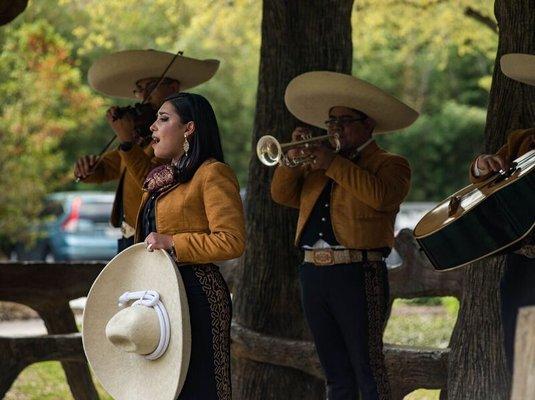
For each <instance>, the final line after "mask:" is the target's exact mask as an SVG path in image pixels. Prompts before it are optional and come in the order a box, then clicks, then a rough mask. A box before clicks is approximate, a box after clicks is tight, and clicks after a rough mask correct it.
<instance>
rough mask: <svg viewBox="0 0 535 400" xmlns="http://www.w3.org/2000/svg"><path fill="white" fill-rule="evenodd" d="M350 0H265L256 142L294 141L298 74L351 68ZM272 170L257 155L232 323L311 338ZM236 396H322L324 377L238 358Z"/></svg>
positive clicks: (287, 217) (291, 225) (288, 213)
mask: <svg viewBox="0 0 535 400" xmlns="http://www.w3.org/2000/svg"><path fill="white" fill-rule="evenodd" d="M352 5H353V0H323V1H309V0H292V1H283V0H266V1H264V4H263V19H262V46H261V53H260V74H259V84H258V92H257V104H256V114H255V122H254V133H253V148H256V142H257V141H258V139H259V138H260V137H261V136H263V135H265V134H268V133H270V134H272V135H274V136H275V137H277V138H278V139H279V140H281V141H289V140H290V137H291V132H292V130H293V129H294V127H295V126H296V125H297V124H298V121H297V120H296V119H295V118H293V117H292V116H291V115H290V113H289V112H288V111H287V109H286V107H285V105H284V91H285V89H286V86H287V85H288V83H289V82H290V80H291V79H292V78H294V77H295V76H297V75H299V74H301V73H303V72H307V71H312V70H331V71H338V72H345V73H351V64H352V42H351V9H352ZM272 174H273V168H268V167H265V166H263V165H262V164H260V162H259V161H258V159H257V157H256V155H253V156H252V158H251V163H250V166H249V183H248V186H247V206H246V208H247V234H248V244H247V250H246V252H245V257H244V265H243V270H242V272H241V274H242V276H241V279H239V280H238V281H239V286H238V287H237V291H236V294H235V301H234V311H235V321H234V322H235V323H237V324H238V325H241V326H243V327H245V328H247V329H249V330H252V331H256V332H257V333H259V334H266V335H271V336H274V337H280V338H287V339H309V338H310V335H309V332H308V328H307V326H306V322H305V321H304V317H303V313H302V311H301V304H300V298H299V284H298V280H297V266H298V264H299V263H300V260H301V257H302V255H301V254H300V252H299V251H298V250H297V249H295V248H294V245H293V240H294V234H295V226H296V222H297V213H296V211H295V210H290V209H287V208H285V207H281V206H278V205H276V204H275V203H274V202H273V201H272V200H271V196H270V183H271V176H272ZM233 375H234V392H235V393H234V398H235V399H244V400H254V399H281V400H283V399H284V400H286V399H312V400H313V399H320V398H323V396H324V385H323V382H322V381H321V380H319V379H317V378H314V377H312V376H310V375H308V374H306V373H303V372H300V371H297V370H295V369H291V368H287V367H280V366H276V365H274V364H270V363H263V362H262V363H261V362H256V361H253V360H251V359H246V358H238V360H237V362H236V368H235V371H234V373H233Z"/></svg>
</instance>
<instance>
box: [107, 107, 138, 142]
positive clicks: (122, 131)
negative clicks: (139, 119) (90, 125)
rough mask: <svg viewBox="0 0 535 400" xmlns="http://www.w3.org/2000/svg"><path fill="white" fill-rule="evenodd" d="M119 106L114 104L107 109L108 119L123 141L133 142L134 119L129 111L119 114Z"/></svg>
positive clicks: (118, 137)
mask: <svg viewBox="0 0 535 400" xmlns="http://www.w3.org/2000/svg"><path fill="white" fill-rule="evenodd" d="M118 110H119V107H117V106H113V107H110V108H109V109H108V111H106V119H107V120H108V123H109V124H110V126H111V128H112V129H113V131H114V132H115V135H116V136H117V139H119V141H121V142H131V141H132V140H133V134H134V129H135V125H134V119H133V118H132V116H131V115H130V114H128V113H123V114H122V115H120V116H119V115H118Z"/></svg>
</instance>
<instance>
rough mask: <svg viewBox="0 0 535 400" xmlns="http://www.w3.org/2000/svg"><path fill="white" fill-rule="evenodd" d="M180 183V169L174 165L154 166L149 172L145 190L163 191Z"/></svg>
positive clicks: (150, 191)
mask: <svg viewBox="0 0 535 400" xmlns="http://www.w3.org/2000/svg"><path fill="white" fill-rule="evenodd" d="M177 183H178V171H177V169H176V167H175V166H174V165H171V164H166V165H161V166H159V167H156V168H154V169H153V170H152V171H150V172H149V174H148V175H147V178H145V182H144V183H143V190H144V191H146V192H149V193H153V192H156V191H158V192H163V191H164V190H166V189H168V188H170V187H171V186H174V185H176V184H177Z"/></svg>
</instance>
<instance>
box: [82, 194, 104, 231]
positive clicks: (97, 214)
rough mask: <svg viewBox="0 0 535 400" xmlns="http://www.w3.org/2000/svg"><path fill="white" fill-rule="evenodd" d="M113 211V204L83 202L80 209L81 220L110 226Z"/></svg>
mask: <svg viewBox="0 0 535 400" xmlns="http://www.w3.org/2000/svg"><path fill="white" fill-rule="evenodd" d="M111 209H112V203H111V202H91V201H87V200H85V201H83V202H82V205H81V207H80V219H81V220H86V221H90V222H92V223H94V224H106V225H107V224H108V221H109V220H110V214H111Z"/></svg>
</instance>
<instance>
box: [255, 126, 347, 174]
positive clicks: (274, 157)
mask: <svg viewBox="0 0 535 400" xmlns="http://www.w3.org/2000/svg"><path fill="white" fill-rule="evenodd" d="M323 141H329V142H330V143H334V152H335V153H338V152H339V151H340V138H339V136H338V133H333V134H328V135H322V136H316V137H309V138H306V139H303V140H298V141H295V142H288V143H280V142H279V141H278V140H277V139H276V138H275V137H273V136H271V135H264V136H262V137H261V138H260V139H259V140H258V143H257V144H256V155H257V156H258V158H259V160H260V162H261V163H262V164H264V165H267V166H268V167H272V166H274V165H277V164H283V165H286V166H287V167H296V166H298V165H303V164H306V163H308V162H310V161H311V160H312V158H311V157H310V156H305V157H296V158H292V159H290V158H289V157H288V155H287V154H286V152H287V151H288V150H291V149H295V148H298V147H305V148H308V147H310V145H311V144H312V143H320V142H323Z"/></svg>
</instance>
